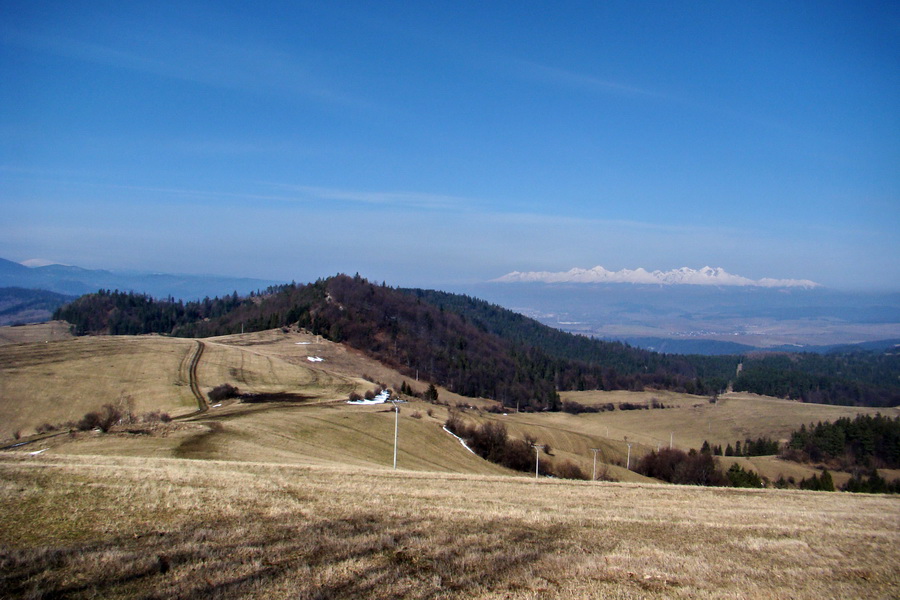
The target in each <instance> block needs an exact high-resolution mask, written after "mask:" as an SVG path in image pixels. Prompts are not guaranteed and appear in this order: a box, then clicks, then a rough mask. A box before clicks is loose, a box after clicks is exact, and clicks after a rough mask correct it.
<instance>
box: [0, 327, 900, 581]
mask: <svg viewBox="0 0 900 600" xmlns="http://www.w3.org/2000/svg"><path fill="white" fill-rule="evenodd" d="M15 329H23V330H26V329H27V328H15ZM32 335H40V334H38V333H34V334H32ZM202 344H203V348H204V350H203V353H202V356H201V359H200V361H199V364H198V365H197V369H196V374H197V379H198V380H197V382H196V383H197V384H198V387H199V389H200V390H201V391H202V392H203V393H204V394H206V393H208V392H209V390H210V389H212V388H213V387H215V386H216V385H219V384H221V383H231V384H233V385H236V386H238V387H239V388H240V389H241V391H242V392H254V393H261V392H288V393H293V394H299V395H301V396H302V397H303V400H301V401H297V402H278V403H264V404H244V403H240V402H235V401H225V402H222V403H221V404H219V403H214V404H213V405H212V407H210V408H209V410H208V411H205V412H201V411H199V410H198V403H197V400H196V398H194V396H193V394H192V392H191V389H190V381H189V379H190V369H189V365H190V362H191V357H192V356H194V355H195V352H196V350H197V347H198V342H197V341H195V340H185V339H174V338H166V337H161V336H136V337H96V338H77V339H68V340H65V339H62V340H59V341H48V342H43V341H40V340H36V341H33V342H30V343H11V344H7V345H3V346H0V417H2V420H0V437H3V438H5V439H6V440H7V441H8V442H12V441H13V440H12V437H11V436H12V433H13V431H20V432H21V433H22V434H23V436H24V437H23V438H22V441H25V442H29V443H28V444H27V445H24V446H19V447H18V448H15V449H13V450H11V451H6V452H3V453H0V489H2V494H0V505H2V506H0V509H2V513H0V514H2V515H3V516H2V517H0V564H2V568H0V578H2V581H0V589H3V590H10V591H9V592H7V595H8V596H9V597H34V598H39V597H85V598H87V597H104V598H106V597H122V598H124V597H134V596H140V597H154V598H155V597H166V598H170V597H185V598H187V597H217V598H220V597H221V598H230V597H250V598H253V597H259V598H264V597H266V598H267V597H299V598H338V597H359V598H362V597H374V598H393V597H408V598H444V597H451V598H471V597H475V598H551V597H562V598H586V597H595V598H607V597H608V598H645V597H654V598H786V597H791V598H845V597H872V598H895V597H898V596H900V576H898V572H900V568H898V567H900V558H898V557H900V527H898V526H897V524H898V523H900V499H898V498H896V497H875V496H866V495H852V494H846V493H835V494H825V493H813V492H799V491H782V490H753V491H748V490H729V489H706V488H691V487H679V486H668V485H661V484H657V483H654V482H652V480H648V479H647V478H644V477H642V476H640V475H638V474H636V473H634V472H632V471H628V470H626V469H624V468H623V467H622V466H617V464H612V465H610V466H604V465H603V464H601V468H602V472H603V473H604V474H606V475H609V476H611V477H613V478H615V479H618V480H619V481H622V482H630V483H590V482H563V481H554V480H548V479H546V478H544V479H541V480H540V481H537V482H536V481H535V480H534V479H533V478H530V477H527V476H524V475H522V474H519V473H514V472H511V471H508V470H506V469H503V468H501V467H499V466H497V465H493V464H491V463H488V462H486V461H484V460H482V459H480V458H478V457H476V456H475V455H473V454H472V453H471V452H469V451H468V450H467V449H465V448H464V447H463V446H462V445H461V444H460V443H459V441H458V440H456V439H455V438H453V437H452V436H450V435H449V434H447V433H446V432H445V431H443V430H442V428H441V426H442V424H443V423H444V421H445V420H446V418H447V415H448V414H449V411H450V410H459V411H461V414H462V415H463V417H464V418H465V419H467V420H471V421H485V420H489V419H490V420H497V421H499V422H502V423H504V424H505V425H506V426H507V428H508V430H509V432H510V434H511V435H513V436H516V437H520V436H524V435H526V434H528V435H532V436H534V437H536V438H537V439H538V441H539V443H544V444H549V445H550V446H551V449H552V450H551V453H552V455H553V456H547V455H542V458H541V460H542V461H543V460H551V461H562V460H570V461H572V462H575V463H576V464H578V465H579V466H581V468H582V469H583V470H584V471H585V472H586V473H588V474H590V473H591V468H592V453H591V451H590V448H600V450H601V452H600V454H599V459H600V462H601V463H620V464H621V465H624V463H625V456H626V452H627V447H626V446H625V438H626V437H627V438H628V441H630V442H632V443H633V447H632V464H633V463H634V461H636V460H637V458H638V457H639V456H640V455H641V454H642V453H644V452H647V451H649V450H650V449H654V448H655V447H656V445H657V444H661V445H667V444H668V441H669V432H671V431H674V432H675V435H674V441H675V445H676V446H678V447H681V448H688V447H699V445H700V443H702V441H703V440H704V439H708V440H709V441H710V442H711V443H721V444H723V445H724V444H725V443H729V442H731V443H733V442H734V441H735V440H737V439H741V440H743V439H744V438H745V437H758V436H761V435H767V436H771V437H782V436H785V435H787V433H788V432H789V431H790V430H792V429H794V428H796V427H798V426H799V425H800V424H803V423H809V422H811V421H818V420H825V419H834V418H837V417H839V416H844V415H847V416H852V415H854V414H856V413H857V412H875V411H874V410H870V409H856V408H849V407H829V406H816V405H804V404H800V403H795V402H789V401H784V400H778V399H771V398H762V397H755V396H751V395H741V394H729V395H726V396H724V397H723V398H722V399H720V401H719V403H718V404H717V405H711V404H709V403H708V402H707V401H706V399H705V398H699V397H695V396H687V395H675V394H670V393H666V392H644V393H639V394H635V393H628V392H581V393H577V394H564V397H565V398H570V399H575V400H577V401H579V402H581V403H582V404H590V403H597V402H600V403H606V402H613V403H618V402H643V401H646V400H648V399H649V398H650V397H657V398H659V399H660V400H661V401H663V402H664V403H665V404H666V405H672V406H677V408H667V409H662V410H659V409H656V410H642V411H615V412H605V413H596V414H581V415H569V414H564V413H552V414H551V413H544V414H527V413H520V414H515V413H508V414H506V415H502V414H491V413H487V412H484V411H482V410H479V409H478V408H467V409H464V408H454V405H456V404H457V403H459V404H466V405H471V406H476V407H485V406H488V405H490V404H491V402H490V401H487V400H483V399H469V398H463V397H459V396H455V395H452V394H450V393H449V392H447V391H446V390H440V398H441V400H443V401H446V402H448V403H449V404H450V405H451V406H445V405H432V404H428V403H424V402H422V401H417V400H413V401H410V402H408V403H404V404H402V405H401V409H400V413H399V432H400V434H399V439H400V444H399V453H398V466H399V470H398V471H392V470H391V465H392V458H393V435H394V424H395V418H396V415H395V413H394V411H393V410H392V407H391V406H384V405H374V406H350V405H347V404H346V402H344V400H345V399H346V398H347V395H348V394H349V393H350V392H352V391H357V392H363V391H365V390H366V389H370V388H371V387H372V386H373V385H374V384H373V383H371V381H367V380H366V379H364V376H365V377H366V378H368V379H369V380H375V381H382V382H384V383H386V384H388V385H389V386H391V387H394V386H396V385H397V384H399V383H400V381H402V380H403V378H402V377H401V376H400V375H399V374H398V373H396V372H394V371H392V370H390V369H388V368H386V367H384V366H383V365H380V364H378V363H375V362H374V361H371V360H370V359H368V358H366V357H365V356H363V355H362V354H361V353H358V352H355V351H352V350H349V349H347V348H345V347H343V346H340V345H338V344H332V343H330V342H327V341H323V340H321V339H319V338H316V337H315V336H311V335H307V334H303V333H300V332H283V331H281V330H272V331H267V332H260V333H254V334H247V335H243V336H224V337H219V338H210V339H207V340H203V341H202ZM308 357H315V358H321V359H322V361H320V362H319V361H317V362H310V361H309V360H308ZM407 381H408V380H407ZM408 383H411V384H412V385H413V386H414V387H417V388H418V389H424V387H425V385H427V384H426V383H425V382H415V381H408ZM123 399H131V401H132V404H133V405H134V408H135V410H136V411H138V412H140V411H149V410H165V411H168V412H170V413H171V414H172V415H173V416H177V417H178V418H176V420H175V421H173V422H171V423H155V424H152V425H139V426H133V427H124V426H123V427H120V428H118V429H116V430H114V431H113V432H111V433H109V434H101V433H99V432H77V433H71V434H70V433H64V434H62V435H55V436H52V437H50V436H32V435H31V434H32V433H33V432H34V428H35V427H37V426H38V425H40V424H41V423H43V422H52V423H62V422H65V421H66V420H72V419H77V418H79V417H80V416H81V415H82V414H83V413H84V412H86V411H88V410H96V409H97V408H99V407H100V406H102V404H104V403H107V402H109V403H117V402H119V403H121V402H122V401H123ZM881 412H882V413H885V412H887V413H889V414H896V413H897V409H890V410H889V411H885V410H882V411H881ZM724 460H725V461H726V462H725V463H724V466H725V467H726V468H727V466H728V465H730V463H731V461H737V462H740V463H741V464H742V465H744V466H746V467H753V468H755V469H756V470H757V471H758V472H760V474H763V475H766V476H767V477H769V478H770V479H776V478H777V477H778V475H779V474H784V475H785V476H786V477H787V476H794V477H795V478H796V479H800V478H802V477H805V476H808V475H809V474H812V473H814V472H816V471H814V470H813V469H812V468H810V467H807V466H804V465H797V464H795V463H789V462H787V461H782V460H780V459H778V458H777V457H755V458H752V459H732V458H730V457H729V458H725V459H724ZM883 474H885V473H883ZM887 475H889V476H890V475H893V476H898V475H900V473H892V474H890V473H889V474H887ZM843 478H844V479H845V478H846V476H843ZM834 479H835V482H836V483H838V484H840V483H841V482H842V481H843V479H842V476H841V474H838V473H835V474H834ZM0 596H2V594H0Z"/></svg>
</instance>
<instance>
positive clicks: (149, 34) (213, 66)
mask: <svg viewBox="0 0 900 600" xmlns="http://www.w3.org/2000/svg"><path fill="white" fill-rule="evenodd" d="M103 32H104V35H103V36H102V39H103V41H102V42H100V41H95V40H93V39H86V38H83V37H77V36H66V35H50V34H44V33H39V32H35V31H26V30H15V29H12V28H8V27H7V28H4V29H2V30H0V43H2V44H4V45H8V46H14V47H18V48H24V49H26V50H29V51H32V52H45V53H50V54H54V55H57V56H62V57H65V58H69V59H73V60H78V61H84V62H90V63H95V64H102V65H106V66H111V67H115V68H120V69H128V70H131V71H137V72H141V73H146V74H150V75H155V76H159V77H166V78H170V79H178V80H182V81H189V82H192V83H197V84H201V85H208V86H213V87H219V88H225V89H230V90H239V91H243V92H249V93H272V92H288V93H291V94H298V95H301V96H303V97H306V98H310V99H313V100H317V101H320V102H324V103H329V104H337V105H343V106H356V107H364V106H365V103H364V102H362V101H361V100H360V99H358V98H354V97H351V96H350V95H348V94H346V93H345V92H343V91H340V90H339V86H338V85H336V84H335V82H334V81H333V80H332V78H330V77H329V76H327V75H325V74H323V70H324V67H321V65H318V64H317V60H321V59H317V60H314V59H312V58H309V57H303V56H298V55H296V54H293V53H291V52H287V51H283V50H281V49H278V48H276V47H273V46H269V45H266V44H265V43H262V42H258V41H249V40H235V39H229V40H227V41H220V40H217V39H213V38H211V37H207V36H204V35H201V34H198V33H196V32H193V31H187V30H179V29H177V28H171V29H167V30H166V31H165V32H162V31H158V30H153V29H149V28H147V27H136V26H133V24H129V23H127V22H122V23H118V22H117V21H116V20H113V19H110V23H109V24H107V26H106V27H105V28H104V30H103ZM125 32H127V35H126V34H125Z"/></svg>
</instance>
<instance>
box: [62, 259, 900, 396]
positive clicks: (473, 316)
mask: <svg viewBox="0 0 900 600" xmlns="http://www.w3.org/2000/svg"><path fill="white" fill-rule="evenodd" d="M55 316H56V318H60V319H65V320H67V321H70V322H72V323H74V324H75V326H76V330H77V331H78V332H79V333H112V334H122V333H125V334H135V333H151V332H157V333H165V334H168V335H175V336H190V337H207V336H213V335H223V334H232V333H237V332H240V331H245V330H246V331H259V330H264V329H269V328H272V327H279V326H281V327H286V326H299V327H303V328H305V329H307V330H309V331H311V332H313V333H315V334H317V335H322V336H324V337H326V338H327V339H330V340H332V341H335V342H341V343H344V344H346V345H349V346H351V347H354V348H356V349H357V350H360V351H362V352H365V353H366V354H368V355H369V356H370V357H371V358H373V359H376V360H378V361H380V362H383V363H385V364H388V365H390V366H391V367H392V368H395V369H397V370H398V371H399V372H401V373H402V374H403V375H404V376H406V377H413V376H415V375H416V374H417V373H418V374H420V375H421V376H422V377H423V378H426V379H429V380H431V381H434V382H436V383H439V384H441V385H443V386H445V387H446V388H447V389H449V390H451V391H454V392H458V393H460V394H463V395H466V396H483V397H487V398H492V399H496V400H499V401H500V402H502V403H504V404H505V405H507V406H515V405H519V406H520V407H524V408H529V409H534V410H545V409H546V410H556V409H558V408H559V407H560V401H559V396H558V392H562V391H577V390H594V389H600V390H616V389H625V390H635V391H637V390H641V389H644V388H653V389H668V390H673V391H681V392H687V393H696V394H712V393H717V392H721V391H724V390H725V389H726V388H727V387H728V385H729V383H733V386H734V389H736V390H741V391H748V392H754V393H761V394H767V395H775V396H779V397H785V398H794V399H802V400H805V401H811V402H816V403H827V404H854V405H868V406H896V405H898V404H900V377H898V375H900V355H898V354H897V353H895V352H893V351H892V349H889V350H886V351H858V350H853V351H850V352H847V353H835V354H829V355H824V356H820V355H812V354H787V353H778V354H777V355H776V354H775V353H754V354H749V355H747V356H745V357H739V356H697V355H692V356H680V355H667V354H659V353H655V352H650V351H646V350H640V349H637V348H632V347H630V346H627V345H625V344H622V343H618V342H603V341H599V340H595V339H591V338H588V337H584V336H579V335H572V334H569V333H565V332H562V331H559V330H556V329H553V328H551V327H548V326H546V325H543V324H541V323H538V322H537V321H534V320H532V319H529V318H527V317H524V316H522V315H520V314H517V313H514V312H512V311H509V310H506V309H503V308H501V307H499V306H496V305H493V304H490V303H488V302H484V301H481V300H478V299H475V298H471V297H468V296H464V295H458V294H449V293H445V292H437V291H430V290H402V289H393V288H390V287H387V286H386V285H384V284H382V285H374V284H372V283H369V282H368V281H366V280H365V279H363V278H361V277H359V276H358V275H357V276H356V277H348V276H344V275H338V276H335V277H331V278H328V279H323V280H319V281H317V282H315V283H311V284H307V285H295V284H294V285H285V286H278V287H275V288H270V289H268V290H266V292H265V293H264V294H262V295H255V296H250V297H247V298H240V297H238V296H237V295H231V296H226V297H224V298H221V299H219V298H216V299H212V300H210V299H205V300H204V301H202V302H193V303H182V302H172V301H158V300H154V299H152V298H150V297H147V296H141V295H135V294H123V293H118V292H108V291H107V292H101V293H98V294H92V295H88V296H84V297H82V298H79V299H78V300H77V301H75V302H73V303H71V304H70V305H67V306H65V307H63V308H62V309H60V310H59V311H57V313H56V315H55ZM738 365H740V369H739V368H738Z"/></svg>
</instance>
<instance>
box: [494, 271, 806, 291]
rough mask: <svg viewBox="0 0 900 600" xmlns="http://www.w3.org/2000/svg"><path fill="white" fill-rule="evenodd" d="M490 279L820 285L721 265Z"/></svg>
mask: <svg viewBox="0 0 900 600" xmlns="http://www.w3.org/2000/svg"><path fill="white" fill-rule="evenodd" d="M493 281H495V282H499V283H635V284H651V285H718V286H755V287H767V288H780V287H802V288H815V287H821V284H818V283H816V282H815V281H810V280H809V279H772V278H769V277H766V278H763V279H750V278H747V277H742V276H740V275H733V274H731V273H729V272H728V271H726V270H725V269H722V268H721V267H717V268H712V267H703V268H702V269H699V270H697V269H691V268H688V267H682V268H680V269H673V270H671V271H647V270H646V269H642V268H637V269H634V270H632V269H622V270H621V271H608V270H607V269H604V268H603V267H600V266H597V267H594V268H593V269H579V268H575V269H570V270H568V271H559V272H556V273H552V272H549V271H527V272H521V271H513V272H512V273H507V274H506V275H504V276H502V277H498V278H497V279H494V280H493Z"/></svg>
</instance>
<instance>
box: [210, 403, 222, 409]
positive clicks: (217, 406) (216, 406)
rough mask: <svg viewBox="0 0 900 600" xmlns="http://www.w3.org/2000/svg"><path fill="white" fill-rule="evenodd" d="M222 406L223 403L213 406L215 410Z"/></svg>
mask: <svg viewBox="0 0 900 600" xmlns="http://www.w3.org/2000/svg"><path fill="white" fill-rule="evenodd" d="M220 406H222V403H221V402H219V403H218V404H213V405H212V407H213V408H219V407H220Z"/></svg>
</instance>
